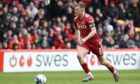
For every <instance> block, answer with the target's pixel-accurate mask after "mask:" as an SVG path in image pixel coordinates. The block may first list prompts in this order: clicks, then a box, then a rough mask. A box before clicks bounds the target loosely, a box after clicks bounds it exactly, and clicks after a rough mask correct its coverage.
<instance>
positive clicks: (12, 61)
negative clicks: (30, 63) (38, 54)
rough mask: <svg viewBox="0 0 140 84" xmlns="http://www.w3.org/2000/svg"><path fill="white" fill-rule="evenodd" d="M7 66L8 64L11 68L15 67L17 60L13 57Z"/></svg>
mask: <svg viewBox="0 0 140 84" xmlns="http://www.w3.org/2000/svg"><path fill="white" fill-rule="evenodd" d="M9 64H10V66H11V67H15V66H16V64H17V58H16V57H15V56H14V55H13V56H12V57H11V58H10V61H9Z"/></svg>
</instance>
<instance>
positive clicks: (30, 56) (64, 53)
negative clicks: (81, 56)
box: [0, 49, 140, 72]
mask: <svg viewBox="0 0 140 84" xmlns="http://www.w3.org/2000/svg"><path fill="white" fill-rule="evenodd" d="M76 54H77V52H76V50H71V49H70V50H0V72H32V71H72V70H74V71H75V70H82V68H81V66H80V64H79V62H78V60H77V57H76ZM104 56H105V58H106V59H107V60H108V61H110V62H111V63H112V64H113V65H114V66H115V67H116V68H118V69H122V70H125V69H140V49H109V50H105V52H104ZM85 60H87V61H88V64H89V68H91V69H92V70H106V68H105V67H104V66H102V65H101V64H100V62H99V61H98V60H97V57H96V56H95V55H94V54H92V53H90V54H89V55H88V56H87V58H86V59H85Z"/></svg>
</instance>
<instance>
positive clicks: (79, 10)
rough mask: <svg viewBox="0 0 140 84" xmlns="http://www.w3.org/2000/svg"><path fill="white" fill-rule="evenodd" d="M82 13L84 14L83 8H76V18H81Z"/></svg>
mask: <svg viewBox="0 0 140 84" xmlns="http://www.w3.org/2000/svg"><path fill="white" fill-rule="evenodd" d="M82 12H83V10H82V8H80V6H76V7H75V15H76V16H81V14H82Z"/></svg>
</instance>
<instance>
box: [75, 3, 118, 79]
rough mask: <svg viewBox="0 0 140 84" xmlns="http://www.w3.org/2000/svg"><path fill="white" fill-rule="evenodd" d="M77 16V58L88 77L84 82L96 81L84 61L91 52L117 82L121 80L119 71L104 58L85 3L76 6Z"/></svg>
mask: <svg viewBox="0 0 140 84" xmlns="http://www.w3.org/2000/svg"><path fill="white" fill-rule="evenodd" d="M75 14H76V17H75V18H74V26H75V29H76V37H77V42H78V47H77V51H78V53H77V57H78V60H79V62H80V64H81V66H82V68H83V70H84V71H85V73H86V74H87V77H85V78H84V79H83V82H87V81H89V80H93V79H94V76H93V75H92V73H91V72H90V70H89V68H88V65H87V62H86V61H85V59H84V58H85V56H86V55H87V54H88V53H89V52H90V51H91V52H92V53H94V54H96V56H97V58H98V60H99V61H100V63H101V64H102V65H104V66H106V67H107V68H108V69H109V70H110V71H111V72H112V74H113V76H114V80H115V81H116V82H117V81H118V80H119V74H118V71H117V69H116V68H114V66H113V65H112V64H111V63H109V62H108V61H107V60H106V59H105V58H104V56H103V50H102V44H101V42H100V38H99V36H98V34H97V32H96V27H95V23H94V19H93V17H92V16H91V15H89V14H87V13H85V4H84V3H82V2H80V3H78V4H77V5H75Z"/></svg>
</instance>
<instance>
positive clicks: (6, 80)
mask: <svg viewBox="0 0 140 84" xmlns="http://www.w3.org/2000/svg"><path fill="white" fill-rule="evenodd" d="M92 73H93V74H94V76H95V79H94V80H93V81H89V82H86V83H83V82H82V79H83V78H84V77H85V76H86V75H85V74H84V72H83V71H61V72H27V73H26V72H24V73H23V72H22V73H0V84H35V79H34V78H35V76H36V75H37V74H44V75H46V76H47V84H140V70H119V73H120V80H119V82H114V79H113V75H112V74H111V73H110V72H109V71H92Z"/></svg>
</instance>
